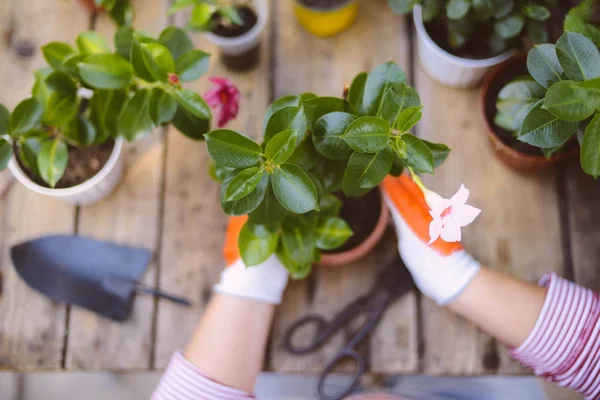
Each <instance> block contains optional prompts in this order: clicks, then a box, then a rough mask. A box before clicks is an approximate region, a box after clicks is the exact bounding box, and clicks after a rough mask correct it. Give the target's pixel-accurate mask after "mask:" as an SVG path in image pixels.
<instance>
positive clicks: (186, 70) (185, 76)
mask: <svg viewBox="0 0 600 400" xmlns="http://www.w3.org/2000/svg"><path fill="white" fill-rule="evenodd" d="M209 67H210V54H208V53H205V52H203V51H201V50H191V51H188V52H187V53H185V54H183V55H182V56H181V57H180V58H179V59H178V60H177V63H176V64H175V70H176V72H177V75H179V79H181V81H182V82H191V81H194V80H196V79H198V78H200V77H201V76H202V75H204V74H206V72H207V71H208V68H209Z"/></svg>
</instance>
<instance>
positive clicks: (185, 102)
mask: <svg viewBox="0 0 600 400" xmlns="http://www.w3.org/2000/svg"><path fill="white" fill-rule="evenodd" d="M115 47H116V51H113V50H111V46H110V45H109V43H108V41H107V39H106V38H105V37H103V36H102V35H100V34H99V33H97V32H84V33H82V34H80V35H79V36H78V38H77V41H76V47H73V46H71V45H70V44H68V43H63V42H51V43H48V44H46V45H45V46H43V47H42V53H43V55H44V57H45V59H46V61H47V63H48V66H47V67H45V68H42V69H40V70H38V71H36V73H35V85H34V86H33V89H32V92H31V93H32V96H31V97H29V98H27V99H25V100H23V101H22V102H20V103H19V104H18V105H17V106H16V107H15V108H14V110H13V111H12V113H10V112H9V111H8V110H7V109H6V108H5V107H4V106H0V134H2V139H0V167H2V168H5V167H6V166H7V164H8V165H9V167H10V169H11V172H12V173H13V174H14V175H15V177H16V178H17V179H18V180H19V181H20V182H21V183H23V184H24V185H25V186H27V187H28V188H30V189H32V190H35V191H37V192H39V193H42V194H47V195H50V196H55V197H60V198H63V199H65V200H68V201H70V202H72V203H75V204H88V203H91V202H95V201H98V200H100V199H101V198H103V197H105V196H106V195H108V194H109V193H110V192H111V191H112V190H113V189H114V188H115V187H116V185H117V184H118V183H119V182H120V180H121V177H122V175H123V169H124V162H123V151H122V147H123V141H124V140H128V141H133V140H137V139H140V138H143V137H144V136H146V135H147V134H148V133H149V132H150V131H151V130H152V129H154V128H155V127H156V126H158V125H162V124H167V123H173V124H174V125H175V126H176V127H177V128H178V129H179V130H180V131H181V132H182V133H183V134H185V135H186V136H188V137H190V138H192V139H196V140H200V139H202V135H203V134H204V133H205V132H208V131H209V130H210V120H211V110H210V108H209V106H208V105H207V103H206V102H205V101H204V99H203V98H202V96H200V95H199V94H197V93H195V92H193V91H191V90H187V89H184V88H182V86H181V83H182V82H188V81H193V80H195V79H198V78H200V77H201V76H202V75H203V74H204V73H205V72H206V71H207V69H208V66H209V62H208V58H209V55H208V54H206V53H204V52H202V51H200V50H195V49H193V46H192V42H191V40H190V39H189V37H188V36H187V34H186V33H185V31H183V30H181V29H178V28H174V27H169V28H167V29H165V30H164V31H163V32H162V33H161V35H160V37H159V38H158V39H154V38H151V37H148V36H145V35H142V34H140V33H137V32H135V31H134V30H133V29H132V28H129V27H124V28H121V29H119V30H118V32H117V33H116V35H115ZM13 154H14V157H12V156H13Z"/></svg>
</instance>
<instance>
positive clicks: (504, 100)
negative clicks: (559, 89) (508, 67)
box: [496, 77, 546, 132]
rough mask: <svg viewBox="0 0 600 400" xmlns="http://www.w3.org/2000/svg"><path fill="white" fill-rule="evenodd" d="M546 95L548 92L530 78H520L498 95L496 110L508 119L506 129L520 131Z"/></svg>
mask: <svg viewBox="0 0 600 400" xmlns="http://www.w3.org/2000/svg"><path fill="white" fill-rule="evenodd" d="M545 95H546V90H545V89H544V88H543V87H542V86H541V85H540V84H538V83H537V82H536V81H534V80H533V79H531V78H530V77H525V78H518V79H515V80H514V81H512V82H510V83H508V84H507V85H506V86H504V87H503V88H502V89H501V90H500V93H499V94H498V99H497V101H496V108H497V109H498V111H499V112H500V113H501V114H503V115H504V116H505V117H507V118H508V120H509V121H510V122H507V127H506V129H507V130H509V131H513V132H515V131H518V130H519V129H521V125H522V124H523V120H524V119H525V117H526V116H527V114H529V111H531V109H532V108H533V107H534V106H535V105H536V104H537V103H538V102H539V101H540V100H542V99H543V98H544V96H545Z"/></svg>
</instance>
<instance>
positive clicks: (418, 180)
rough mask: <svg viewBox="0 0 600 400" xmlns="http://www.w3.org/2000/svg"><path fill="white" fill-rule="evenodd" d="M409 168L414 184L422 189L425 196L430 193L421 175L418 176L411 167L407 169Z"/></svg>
mask: <svg viewBox="0 0 600 400" xmlns="http://www.w3.org/2000/svg"><path fill="white" fill-rule="evenodd" d="M407 168H408V171H409V172H410V177H411V178H412V180H413V182H414V183H415V184H416V185H417V186H418V187H419V189H421V191H422V192H423V194H425V193H427V192H428V191H429V189H427V188H426V187H425V185H424V184H423V181H422V180H421V178H420V177H419V175H417V174H416V173H415V171H413V169H412V168H411V167H407Z"/></svg>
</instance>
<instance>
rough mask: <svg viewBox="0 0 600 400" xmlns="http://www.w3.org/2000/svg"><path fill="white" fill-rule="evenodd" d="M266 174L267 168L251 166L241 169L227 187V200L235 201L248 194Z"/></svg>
mask: <svg viewBox="0 0 600 400" xmlns="http://www.w3.org/2000/svg"><path fill="white" fill-rule="evenodd" d="M265 174H266V172H265V170H264V169H263V168H259V167H250V168H246V169H244V170H242V171H240V172H239V173H238V174H237V175H236V176H235V177H234V178H233V179H232V180H231V183H230V184H229V186H228V187H227V191H226V192H225V200H226V201H234V200H239V199H241V198H242V197H246V196H248V195H249V194H250V192H252V191H253V190H254V189H255V188H256V186H257V185H258V183H259V182H260V181H261V179H262V177H263V175H265Z"/></svg>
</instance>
